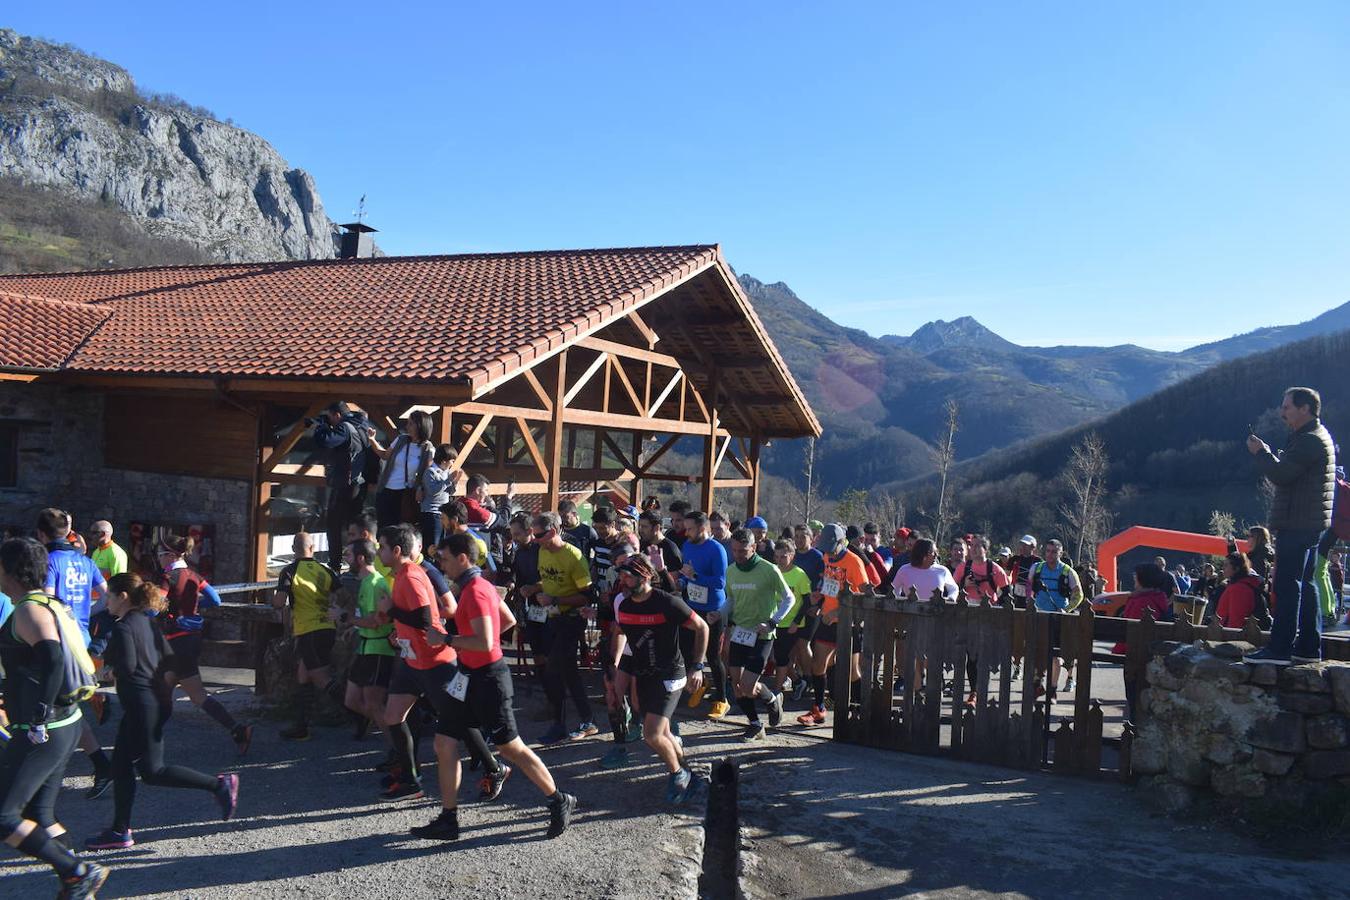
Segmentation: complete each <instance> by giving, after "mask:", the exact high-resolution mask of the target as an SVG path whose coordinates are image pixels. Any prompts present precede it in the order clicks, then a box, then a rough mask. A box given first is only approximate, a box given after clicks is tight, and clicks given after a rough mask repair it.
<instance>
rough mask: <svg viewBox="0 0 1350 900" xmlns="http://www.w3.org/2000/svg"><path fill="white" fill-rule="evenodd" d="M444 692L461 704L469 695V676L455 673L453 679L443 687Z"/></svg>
mask: <svg viewBox="0 0 1350 900" xmlns="http://www.w3.org/2000/svg"><path fill="white" fill-rule="evenodd" d="M445 692H446V693H447V694H449V695H450V696H451V697H454V698H455V699H456V700H458V701H460V702H461V703H462V702H464V698H465V697H467V696H468V695H469V676H468V675H465V674H464V673H463V672H456V673H455V677H454V678H451V679H450V683H449V684H447V685H446V686H445Z"/></svg>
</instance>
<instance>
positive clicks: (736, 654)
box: [727, 638, 773, 675]
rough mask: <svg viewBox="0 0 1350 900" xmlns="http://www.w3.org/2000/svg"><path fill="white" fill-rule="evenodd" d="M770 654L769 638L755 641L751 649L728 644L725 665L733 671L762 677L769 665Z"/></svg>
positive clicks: (740, 645) (771, 645)
mask: <svg viewBox="0 0 1350 900" xmlns="http://www.w3.org/2000/svg"><path fill="white" fill-rule="evenodd" d="M772 653H773V641H772V640H771V639H769V638H760V639H759V640H757V641H755V645H754V646H753V647H749V646H747V645H745V644H736V643H729V644H728V645H727V665H728V666H731V667H732V668H733V669H744V670H745V671H747V672H754V673H755V674H756V675H763V674H764V669H765V668H767V667H768V665H769V656H770V655H772Z"/></svg>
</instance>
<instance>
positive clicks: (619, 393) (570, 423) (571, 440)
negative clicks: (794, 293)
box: [253, 310, 761, 578]
mask: <svg viewBox="0 0 1350 900" xmlns="http://www.w3.org/2000/svg"><path fill="white" fill-rule="evenodd" d="M660 340H661V338H660V335H658V334H657V333H656V331H654V330H653V329H652V328H651V327H650V326H649V325H648V323H647V322H646V321H644V320H643V318H642V316H641V315H640V314H639V312H638V311H636V310H635V311H632V312H629V313H628V314H627V315H625V316H623V317H622V318H620V319H617V320H615V321H613V322H611V323H609V324H608V325H606V326H605V327H603V328H601V329H600V330H599V331H597V332H595V333H594V334H591V335H588V336H585V337H582V338H580V339H579V340H576V341H573V342H572V343H570V344H568V345H566V346H564V347H562V348H560V349H559V350H557V351H555V352H554V353H553V354H552V355H551V356H547V357H544V358H542V359H541V360H538V361H536V362H535V363H534V364H533V365H532V366H531V368H527V369H523V370H519V371H518V372H516V373H515V374H513V375H511V376H510V377H507V378H505V379H503V380H500V381H497V382H494V383H489V384H488V385H486V386H485V387H484V389H483V390H481V391H479V392H478V393H476V394H470V395H466V396H463V397H462V398H453V399H452V398H451V397H449V396H446V395H445V394H444V390H443V389H442V390H441V391H438V392H436V394H439V395H440V396H436V395H433V397H428V398H425V399H419V398H418V397H417V394H416V388H415V387H409V386H399V387H397V388H394V389H391V390H388V391H385V392H381V393H379V394H375V395H373V396H366V395H368V394H370V392H371V388H369V387H363V388H362V389H361V390H359V391H353V390H351V389H343V397H342V399H347V400H349V401H350V400H353V399H354V400H355V401H356V402H358V403H359V404H360V406H361V407H362V408H363V409H365V411H366V412H367V414H368V415H369V416H370V418H371V420H372V421H373V422H374V423H375V424H376V425H377V427H379V428H381V429H382V430H384V431H386V432H393V431H397V430H398V427H399V424H400V421H401V419H402V418H403V416H404V415H405V414H406V413H407V411H408V410H409V409H410V408H413V407H416V408H421V409H425V410H428V411H429V412H432V415H433V419H434V421H435V425H436V439H437V440H438V441H439V442H440V443H448V444H450V445H451V446H452V447H453V448H454V450H455V457H454V465H455V467H457V468H461V469H465V470H466V471H469V472H472V473H477V474H482V475H485V476H487V477H488V478H490V479H491V480H492V481H493V482H494V483H496V484H499V485H503V486H504V485H505V484H507V483H508V482H514V484H515V491H516V493H517V494H521V495H530V494H534V495H542V497H543V503H544V507H545V508H547V509H556V508H557V505H558V502H559V500H560V499H561V498H562V496H563V494H564V488H565V485H567V484H568V483H573V484H585V485H587V486H588V490H587V493H590V492H591V491H600V492H607V493H610V494H612V495H613V496H614V497H616V498H617V499H618V500H620V501H622V502H624V503H630V502H631V503H634V504H637V503H640V501H641V496H642V483H643V482H644V481H666V482H681V483H685V484H698V485H700V487H701V491H700V502H701V505H702V507H703V508H704V509H711V508H712V507H713V503H714V497H715V493H716V490H717V489H718V488H745V489H746V515H752V514H753V513H754V512H755V510H756V508H757V507H758V505H759V481H760V479H759V475H760V447H761V439H760V436H759V435H756V434H749V435H746V434H734V435H733V434H732V433H731V432H730V431H729V430H728V429H727V427H725V423H724V420H723V416H722V412H723V411H725V410H728V409H732V410H734V409H737V407H738V406H739V405H743V404H753V403H754V402H756V398H754V397H745V396H743V395H742V396H737V397H729V396H727V395H726V393H725V392H724V391H723V390H722V389H721V387H720V380H719V378H718V367H719V364H720V363H721V362H722V361H720V360H718V359H716V358H714V357H712V356H711V355H704V354H697V353H696V357H697V360H698V373H699V380H700V381H701V382H702V383H703V385H704V388H703V389H702V390H700V388H699V387H697V386H695V384H694V383H693V380H691V378H690V372H689V371H687V370H686V369H685V367H683V366H682V365H681V363H680V361H679V360H678V359H676V358H675V357H674V356H671V355H669V354H666V353H662V352H660V351H659V350H658V349H657V345H658V343H659V342H660ZM334 391H335V388H333V386H331V385H330V386H328V388H327V391H325V392H324V393H322V394H319V395H317V397H318V399H316V394H314V393H310V394H308V395H307V396H306V398H305V403H306V406H307V409H306V415H307V416H312V415H317V414H318V411H319V410H321V409H322V408H323V407H324V406H325V405H326V404H328V403H329V402H331V401H332V400H334V399H338V398H337V396H334V395H332V394H333V392H334ZM428 393H431V392H428ZM438 401H439V402H438ZM291 402H292V403H294V398H291ZM738 418H739V420H740V421H747V420H748V417H746V416H744V415H741V416H739V417H738ZM304 433H305V427H304V424H303V422H300V423H297V424H296V425H295V426H294V427H293V428H291V429H290V430H289V431H287V432H286V433H285V434H284V435H282V436H281V437H280V438H278V439H276V440H275V442H269V443H268V444H267V445H263V446H260V447H259V463H258V469H257V476H256V478H255V485H254V486H255V495H256V497H255V499H256V506H255V520H254V535H255V539H254V540H255V551H254V554H253V569H254V574H255V576H256V577H259V578H261V577H263V576H264V575H265V567H266V560H267V546H266V545H267V532H268V528H267V524H268V523H267V513H266V509H267V503H268V501H269V500H270V498H271V496H272V487H273V485H276V484H308V485H315V486H319V487H322V486H323V483H324V481H323V474H324V473H323V468H322V466H301V465H296V464H293V463H286V462H284V461H283V460H284V459H285V457H286V456H287V454H289V453H290V452H291V450H293V449H294V448H295V446H296V444H297V443H298V442H299V440H300V439H301V437H303V435H304ZM267 437H268V438H269V439H270V437H271V436H270V435H268V436H267ZM688 437H694V438H701V439H702V445H703V458H702V462H701V464H700V466H699V471H698V472H697V473H695V474H687V475H681V474H672V473H669V472H662V471H658V469H657V465H658V463H660V462H661V460H662V458H663V457H664V456H665V455H666V454H667V453H668V452H669V451H670V449H671V448H672V447H673V446H674V445H675V444H676V442H678V441H679V440H680V439H681V438H688ZM724 468H726V469H728V470H729V471H728V472H727V475H728V476H729V477H721V475H720V474H719V473H720V472H722V470H723V469H724Z"/></svg>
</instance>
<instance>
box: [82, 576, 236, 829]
mask: <svg viewBox="0 0 1350 900" xmlns="http://www.w3.org/2000/svg"><path fill="white" fill-rule="evenodd" d="M163 609H164V594H163V592H162V591H160V589H159V588H157V587H155V586H154V585H153V584H149V583H147V582H144V581H142V580H141V577H140V576H139V575H135V574H132V573H130V572H127V573H123V574H121V575H114V576H113V577H112V578H111V579H110V580H109V581H108V611H109V612H110V613H112V614H113V615H114V616H115V617H116V618H117V624H116V625H115V626H114V627H113V635H112V639H111V640H109V641H108V649H107V652H105V653H104V655H103V660H104V662H105V663H106V664H107V665H108V666H110V667H111V668H112V670H113V674H114V675H116V676H117V699H118V700H120V701H121V703H122V710H123V712H122V722H121V724H120V725H119V726H118V728H117V744H116V746H115V747H114V748H113V755H112V772H113V798H114V801H113V802H114V807H115V808H114V812H113V824H112V827H111V828H108V829H106V830H104V831H103V833H102V834H99V835H98V836H97V837H92V838H90V839H89V840H87V841H85V847H86V848H88V849H90V850H112V849H123V848H126V847H130V846H132V845H133V844H134V843H135V842H134V841H133V840H132V838H131V804H132V801H134V800H135V798H136V772H137V771H139V772H140V775H141V780H142V781H144V782H145V783H146V784H153V785H157V786H160V787H176V788H196V789H197V790H200V791H207V792H209V793H210V794H212V795H213V796H214V797H215V799H216V802H217V803H218V804H220V812H221V817H222V818H223V819H229V818H230V817H231V816H232V815H234V808H235V804H236V802H237V801H238V797H239V776H238V775H235V774H226V775H206V774H203V773H201V772H198V771H196V770H195V769H188V768H184V767H183V766H170V765H165V763H164V725H165V723H167V722H168V721H169V716H170V714H171V713H172V712H173V699H172V693H171V691H172V689H171V688H169V687H168V685H167V684H165V682H164V681H163V679H162V678H161V677H160V672H159V669H160V664H161V663H162V662H163V659H164V657H165V656H166V655H167V654H168V652H169V650H168V645H167V642H166V641H165V640H164V635H163V634H162V633H161V632H160V630H159V627H158V625H157V624H156V623H155V622H154V621H153V620H152V619H151V616H152V615H155V614H157V613H159V612H162V611H163Z"/></svg>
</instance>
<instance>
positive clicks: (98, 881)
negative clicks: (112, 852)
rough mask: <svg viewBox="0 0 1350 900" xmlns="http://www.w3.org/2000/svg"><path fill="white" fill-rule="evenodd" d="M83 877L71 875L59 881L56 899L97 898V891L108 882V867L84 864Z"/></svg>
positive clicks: (77, 899)
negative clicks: (59, 890) (59, 888)
mask: <svg viewBox="0 0 1350 900" xmlns="http://www.w3.org/2000/svg"><path fill="white" fill-rule="evenodd" d="M81 865H83V866H84V874H83V875H72V876H71V877H70V878H62V879H61V893H60V894H58V895H57V896H58V897H62V898H66V900H85V898H92V897H97V896H98V889H99V888H101V887H103V882H105V881H107V880H108V874H109V872H108V867H107V866H100V865H99V864H98V863H92V862H86V863H82V864H81Z"/></svg>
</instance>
